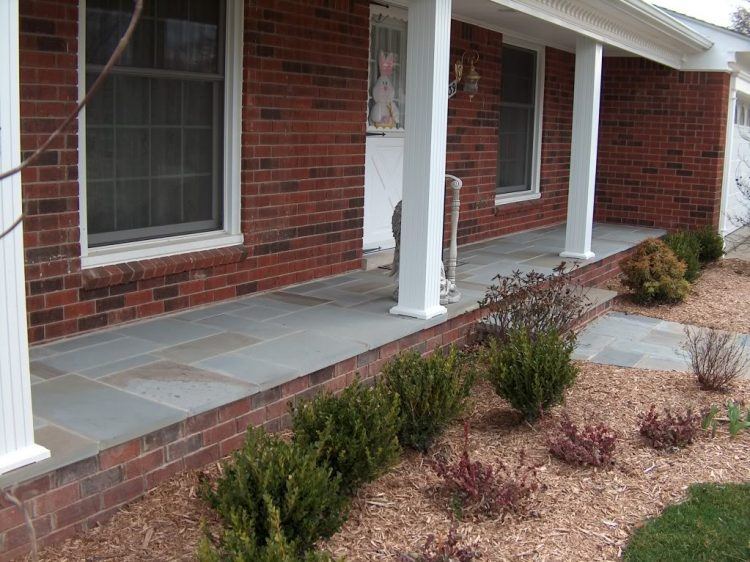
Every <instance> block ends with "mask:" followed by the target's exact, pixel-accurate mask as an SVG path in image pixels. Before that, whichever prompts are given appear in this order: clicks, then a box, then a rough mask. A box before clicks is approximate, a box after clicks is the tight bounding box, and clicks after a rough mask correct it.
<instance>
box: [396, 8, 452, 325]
mask: <svg viewBox="0 0 750 562" xmlns="http://www.w3.org/2000/svg"><path fill="white" fill-rule="evenodd" d="M450 29H451V0H412V1H411V2H410V3H409V31H408V36H407V37H408V41H407V45H408V46H407V60H408V68H407V70H406V84H407V88H406V139H405V141H404V182H403V185H404V195H403V203H402V210H401V257H400V260H399V293H398V305H397V306H395V307H393V308H392V309H391V313H392V314H400V315H403V316H412V317H414V318H423V319H427V318H432V317H433V316H437V315H439V314H444V313H445V312H446V309H445V307H443V306H441V305H440V260H441V259H442V245H443V210H444V194H445V149H446V135H447V131H448V82H449V72H448V69H449V61H450V52H449V50H450Z"/></svg>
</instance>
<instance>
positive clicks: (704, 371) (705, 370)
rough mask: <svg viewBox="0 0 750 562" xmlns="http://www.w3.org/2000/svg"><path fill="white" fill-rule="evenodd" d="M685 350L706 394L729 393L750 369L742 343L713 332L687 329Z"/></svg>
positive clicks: (729, 336)
mask: <svg viewBox="0 0 750 562" xmlns="http://www.w3.org/2000/svg"><path fill="white" fill-rule="evenodd" d="M683 349H684V350H685V353H686V354H687V356H688V358H689V359H690V365H691V367H692V369H693V374H694V375H695V377H696V379H697V380H698V384H699V385H700V387H701V388H702V389H703V390H727V388H728V387H729V386H731V384H732V382H734V380H735V379H737V378H738V377H740V376H742V374H743V373H744V372H745V370H746V369H747V368H748V358H747V355H745V348H744V346H743V344H742V341H740V339H739V338H738V337H737V336H736V335H734V334H731V333H729V332H720V331H719V330H715V329H713V328H710V329H703V328H689V327H686V328H685V343H684V344H683Z"/></svg>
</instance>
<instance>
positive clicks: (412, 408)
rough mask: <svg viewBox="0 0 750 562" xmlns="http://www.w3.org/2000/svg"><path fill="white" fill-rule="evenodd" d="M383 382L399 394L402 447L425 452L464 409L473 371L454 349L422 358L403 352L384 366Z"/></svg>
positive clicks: (472, 378)
mask: <svg viewBox="0 0 750 562" xmlns="http://www.w3.org/2000/svg"><path fill="white" fill-rule="evenodd" d="M383 374H384V377H385V379H384V384H385V386H386V387H387V388H388V390H390V391H391V392H392V393H394V394H397V395H398V397H399V412H400V417H401V431H400V432H399V441H400V442H401V445H402V446H404V447H412V448H414V449H417V450H419V451H425V450H427V449H428V448H429V446H430V445H431V444H432V443H433V441H434V440H435V438H436V437H437V436H438V435H439V434H440V432H441V431H442V430H443V429H444V428H445V426H446V425H448V424H449V423H450V422H451V421H453V420H455V419H456V418H457V417H458V416H459V415H461V413H462V412H463V411H464V408H465V406H466V401H467V398H468V396H469V392H470V391H471V387H472V386H473V384H474V378H475V377H474V370H473V369H472V368H471V366H470V365H468V362H467V359H466V357H465V356H464V355H462V354H460V353H459V352H458V351H456V349H455V348H454V349H451V350H450V352H448V353H447V354H444V353H442V352H436V353H433V354H432V355H431V356H430V357H427V358H424V357H422V356H421V355H420V354H419V353H416V352H407V353H402V354H401V355H399V356H398V357H396V358H395V359H394V360H393V361H391V362H390V363H388V364H387V365H386V366H385V367H384V368H383Z"/></svg>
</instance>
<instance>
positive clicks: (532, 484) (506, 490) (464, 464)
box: [433, 424, 538, 516]
mask: <svg viewBox="0 0 750 562" xmlns="http://www.w3.org/2000/svg"><path fill="white" fill-rule="evenodd" d="M433 469H434V470H435V473H436V474H437V475H438V476H440V477H441V478H442V479H443V482H444V488H445V489H446V491H448V492H449V493H450V494H451V497H452V499H453V502H454V505H456V506H457V507H458V511H459V513H460V514H463V513H466V512H478V513H482V514H485V515H487V514H497V513H502V514H503V516H504V515H505V514H506V513H508V512H511V511H517V510H518V509H519V508H520V507H521V504H522V502H523V500H524V499H526V498H527V497H528V496H529V495H531V493H532V492H534V491H535V490H536V489H537V488H538V483H537V478H536V467H533V466H529V465H527V464H526V463H525V458H524V455H523V453H521V456H520V458H519V462H518V466H517V467H516V469H515V470H510V469H509V468H508V467H507V466H506V465H505V464H503V463H502V462H499V461H498V464H497V466H496V467H493V466H492V465H488V464H484V463H483V462H482V461H472V460H471V458H470V457H469V428H468V424H464V450H463V453H461V458H460V459H459V460H458V461H457V462H455V463H449V462H448V461H446V460H444V459H439V460H437V461H435V462H434V463H433Z"/></svg>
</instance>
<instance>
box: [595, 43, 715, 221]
mask: <svg viewBox="0 0 750 562" xmlns="http://www.w3.org/2000/svg"><path fill="white" fill-rule="evenodd" d="M728 96H729V75H728V74H722V73H718V72H678V71H676V70H672V69H669V68H667V67H664V66H662V65H660V64H657V63H654V62H650V61H647V60H645V59H641V58H617V57H616V58H609V57H608V58H605V59H604V67H603V77H602V102H601V114H600V115H601V118H600V127H599V159H598V165H597V177H596V205H595V220H598V221H606V222H619V223H626V224H637V225H642V226H649V227H658V228H666V229H669V230H673V229H677V228H696V227H700V226H704V225H711V226H714V227H718V224H719V215H720V200H721V185H722V174H723V165H724V141H725V132H726V118H727V103H728Z"/></svg>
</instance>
